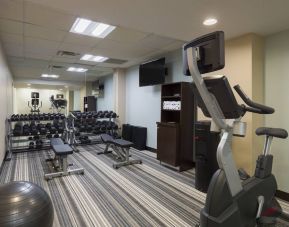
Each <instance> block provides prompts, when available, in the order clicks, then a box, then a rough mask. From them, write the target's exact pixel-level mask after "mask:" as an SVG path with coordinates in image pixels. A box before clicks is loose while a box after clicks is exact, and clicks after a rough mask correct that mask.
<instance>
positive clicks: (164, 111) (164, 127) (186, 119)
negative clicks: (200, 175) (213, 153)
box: [157, 82, 196, 171]
mask: <svg viewBox="0 0 289 227" xmlns="http://www.w3.org/2000/svg"><path fill="white" fill-rule="evenodd" d="M195 119H196V104H195V101H194V95H193V90H192V86H191V83H187V82H179V83H172V84H164V85H162V91H161V122H157V127H158V132H157V137H158V138H157V159H158V160H160V162H161V163H166V164H169V165H171V166H173V167H177V168H178V169H179V170H180V171H183V170H188V169H191V168H192V167H193V166H194V144H193V138H194V128H193V127H194V121H195Z"/></svg>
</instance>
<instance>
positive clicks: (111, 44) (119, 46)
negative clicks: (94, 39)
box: [95, 39, 131, 52]
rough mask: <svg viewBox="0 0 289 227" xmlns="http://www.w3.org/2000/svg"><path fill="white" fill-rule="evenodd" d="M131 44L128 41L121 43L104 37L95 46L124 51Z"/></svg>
mask: <svg viewBox="0 0 289 227" xmlns="http://www.w3.org/2000/svg"><path fill="white" fill-rule="evenodd" d="M130 46H131V44H128V43H120V42H116V41H113V40H109V39H103V40H102V41H100V42H99V43H98V44H97V45H96V46H95V48H96V49H109V50H115V51H119V52H124V51H125V50H126V49H127V48H129V47H130Z"/></svg>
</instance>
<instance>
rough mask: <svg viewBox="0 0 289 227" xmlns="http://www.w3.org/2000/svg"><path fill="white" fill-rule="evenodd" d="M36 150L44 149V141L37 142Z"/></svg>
mask: <svg viewBox="0 0 289 227" xmlns="http://www.w3.org/2000/svg"><path fill="white" fill-rule="evenodd" d="M35 144H36V148H37V149H41V148H42V145H43V142H42V140H36V143H35Z"/></svg>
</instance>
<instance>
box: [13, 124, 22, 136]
mask: <svg viewBox="0 0 289 227" xmlns="http://www.w3.org/2000/svg"><path fill="white" fill-rule="evenodd" d="M22 134H23V123H22V122H17V123H16V124H15V126H14V129H13V135H14V136H21V135H22Z"/></svg>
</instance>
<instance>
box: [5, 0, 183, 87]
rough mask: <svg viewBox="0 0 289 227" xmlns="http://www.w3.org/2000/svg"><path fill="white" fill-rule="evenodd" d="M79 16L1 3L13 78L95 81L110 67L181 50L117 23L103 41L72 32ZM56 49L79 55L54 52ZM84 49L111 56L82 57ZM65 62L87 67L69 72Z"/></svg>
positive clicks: (15, 1)
mask: <svg viewBox="0 0 289 227" xmlns="http://www.w3.org/2000/svg"><path fill="white" fill-rule="evenodd" d="M77 17H78V14H77V13H66V12H64V11H63V10H57V9H54V8H50V7H46V6H41V5H39V4H34V3H31V2H29V1H23V0H1V1H0V39H1V41H2V45H3V48H4V51H5V53H6V55H7V59H8V63H9V66H10V68H11V71H12V73H13V75H14V78H15V80H16V81H17V80H21V81H27V82H29V81H30V80H39V79H40V75H41V74H42V73H53V74H58V75H60V78H59V79H58V80H59V81H61V82H63V81H78V82H83V81H84V80H86V81H93V80H95V79H96V78H97V77H102V76H106V75H109V74H112V72H113V68H126V67H129V66H131V65H135V64H137V63H140V62H142V61H144V60H147V59H149V58H150V57H153V56H156V55H159V54H162V53H166V52H169V51H172V50H175V49H177V48H180V47H181V46H182V44H183V43H184V41H180V40H176V39H172V38H167V37H164V36H160V35H156V34H153V33H149V32H141V31H137V30H135V29H128V28H125V27H124V26H118V27H117V28H116V29H115V30H114V31H113V32H112V33H110V34H109V35H108V36H107V37H106V38H105V39H101V38H96V37H89V36H83V35H79V34H74V33H70V32H69V30H70V28H71V26H72V24H73V23H74V21H75V19H76V18H77ZM58 51H71V52H75V53H78V54H79V55H77V56H72V57H71V56H58V55H57V52H58ZM87 53H89V54H93V55H101V56H105V57H109V58H110V59H109V60H108V61H106V62H103V63H96V62H89V61H82V60H80V57H81V56H82V55H84V54H87ZM119 62H120V63H119ZM69 66H74V67H77V66H79V67H82V68H87V69H88V71H87V73H86V75H85V74H84V73H72V72H67V71H66V69H67V68H68V67H69ZM42 80H43V79H42ZM46 80H47V79H46ZM47 81H48V83H49V82H50V81H51V80H50V81H49V80H47Z"/></svg>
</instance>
